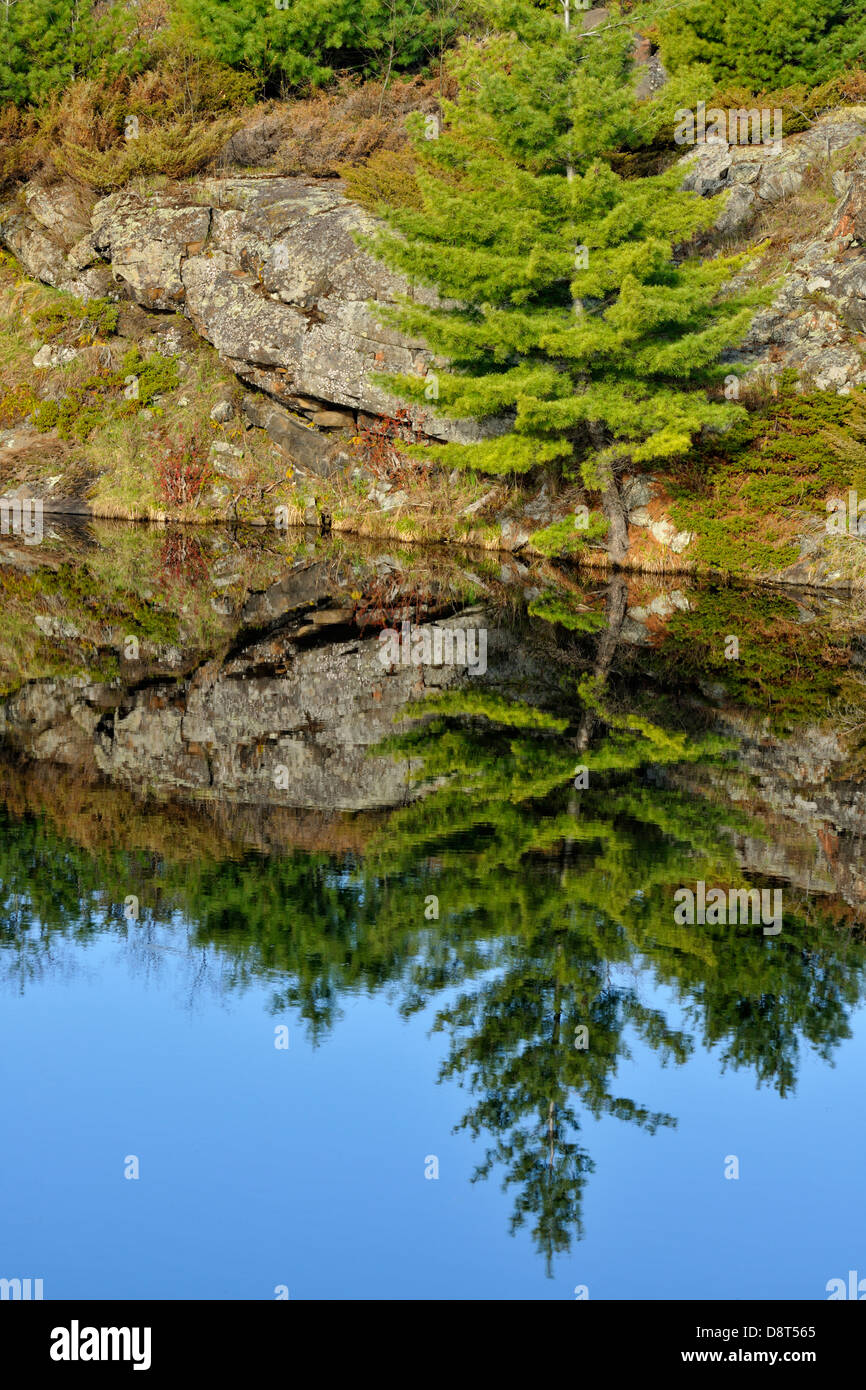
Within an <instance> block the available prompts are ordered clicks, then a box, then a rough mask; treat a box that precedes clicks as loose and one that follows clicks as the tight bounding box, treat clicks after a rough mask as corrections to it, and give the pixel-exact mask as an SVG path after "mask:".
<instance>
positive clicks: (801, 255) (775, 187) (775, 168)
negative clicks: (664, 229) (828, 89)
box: [683, 107, 866, 394]
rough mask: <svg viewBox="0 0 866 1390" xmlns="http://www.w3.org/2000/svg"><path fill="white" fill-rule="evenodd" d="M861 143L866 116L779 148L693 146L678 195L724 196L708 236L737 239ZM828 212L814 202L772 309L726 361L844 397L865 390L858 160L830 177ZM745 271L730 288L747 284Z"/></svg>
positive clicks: (835, 118)
mask: <svg viewBox="0 0 866 1390" xmlns="http://www.w3.org/2000/svg"><path fill="white" fill-rule="evenodd" d="M864 135H866V109H864V108H861V107H855V108H852V109H850V110H842V111H836V112H831V113H830V114H829V115H827V116H825V117H823V118H822V119H821V120H818V121H816V122H815V124H814V125H813V126H812V127H811V128H810V129H809V130H806V131H804V132H802V133H801V134H798V135H793V136H791V137H789V138H788V139H786V140H785V141H784V142H783V144H782V145H781V146H778V147H772V146H770V147H765V146H762V145H752V144H741V145H715V144H702V145H698V146H697V147H696V148H695V149H694V150H692V151H690V153H689V154H688V155H686V156H685V159H684V161H683V162H684V166H685V168H686V170H687V172H686V175H685V178H684V180H683V186H684V187H685V188H690V189H694V190H695V191H696V192H698V193H701V194H703V195H704V196H707V197H712V196H715V195H716V194H719V193H723V192H725V191H727V192H728V197H727V198H726V199H725V201H724V203H723V206H722V208H721V211H720V213H719V215H718V218H717V219H716V224H715V225H716V232H717V233H721V234H722V235H724V236H734V235H741V234H742V233H743V232H744V231H745V230H747V229H748V228H749V227H750V226H751V225H752V224H753V223H755V222H756V221H757V219H758V217H759V216H760V214H761V213H762V212H763V211H766V209H768V208H769V207H771V206H772V205H773V204H776V203H780V202H782V201H783V200H785V199H789V198H792V197H794V196H795V195H797V194H798V193H800V191H801V190H802V189H803V186H804V182H805V181H806V179H807V176H808V175H809V174H810V171H811V172H812V173H816V172H817V171H819V170H821V169H826V166H827V165H828V164H829V163H830V161H831V160H832V159H833V158H834V157H835V156H837V155H839V154H842V153H844V151H846V150H849V149H851V147H852V146H854V145H855V142H857V141H859V140H861V139H862V137H863V136H864ZM832 187H833V192H834V194H835V203H832V202H831V203H827V204H826V205H825V206H826V212H822V211H821V206H822V205H821V203H820V202H816V207H815V215H814V216H813V217H811V218H810V219H809V220H808V222H807V223H806V224H805V225H806V226H808V232H809V235H808V236H807V237H806V238H805V239H803V240H801V241H798V242H794V243H793V244H792V245H791V247H790V252H789V256H790V260H789V264H788V265H787V267H786V270H785V275H784V279H783V283H782V285H781V287H780V289H779V290H778V292H777V294H776V295H775V297H774V299H773V301H772V304H770V305H769V306H768V307H767V308H766V309H764V310H761V311H760V312H759V313H758V314H756V316H755V319H754V321H753V323H752V326H751V329H750V331H749V334H748V337H747V338H746V340H745V342H744V343H743V345H742V348H741V349H740V350H738V351H736V352H730V353H728V354H726V360H729V361H731V362H735V363H742V364H743V365H745V366H746V367H747V369H748V374H754V375H756V376H757V375H760V376H768V377H772V376H776V375H779V374H780V373H781V372H783V371H785V370H794V371H796V372H797V374H798V376H799V377H800V378H801V379H803V380H808V381H809V382H810V383H811V384H813V385H814V386H815V387H817V388H818V389H819V390H832V391H837V392H839V393H840V394H847V393H848V392H850V390H851V389H852V387H855V386H862V385H863V384H864V383H866V366H864V360H863V351H862V334H863V333H864V331H866V255H864V252H863V244H864V237H866V220H864V215H863V204H862V200H863V197H864V189H866V160H864V159H863V158H862V157H857V156H856V154H855V153H853V151H852V154H851V157H850V167H849V168H848V169H847V170H841V169H840V170H837V171H836V172H835V173H833V175H832ZM751 277H752V272H751V271H747V272H745V273H744V274H743V275H742V276H739V277H737V278H736V279H735V280H734V282H733V285H734V286H739V285H746V284H747V283H748V282H749V280H750V279H751Z"/></svg>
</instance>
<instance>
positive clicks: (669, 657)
mask: <svg viewBox="0 0 866 1390" xmlns="http://www.w3.org/2000/svg"><path fill="white" fill-rule="evenodd" d="M730 637H736V639H737V643H738V655H737V656H736V657H731V656H728V655H726V652H727V651H729V650H731V646H730V643H729V638H730ZM849 644H850V638H849V636H848V635H847V634H845V633H842V632H833V631H832V630H831V631H829V632H828V631H827V629H826V627H825V626H824V625H822V624H818V623H813V624H804V623H802V622H800V621H799V616H798V612H797V606H796V604H794V603H793V602H791V601H790V600H789V599H786V598H783V597H781V596H779V595H776V594H768V593H760V592H758V593H755V592H751V591H749V590H742V589H736V588H723V589H707V590H704V591H703V592H702V593H701V596H700V599H699V601H698V603H697V605H696V606H695V607H694V608H692V610H691V611H689V612H678V613H675V614H674V615H673V616H672V617H671V619H670V620H669V622H668V625H667V629H666V632H665V638H664V641H663V643H662V646H661V648H660V649H659V651H658V653H656V656H657V657H658V659H659V661H660V662H661V664H662V666H663V667H664V668H665V669H666V670H667V671H668V672H669V674H670V677H671V679H672V680H674V681H676V682H677V684H678V685H679V686H682V685H683V684H688V683H690V682H694V683H697V682H699V681H705V682H713V683H720V684H721V685H722V686H723V687H724V690H725V692H726V694H727V696H728V697H729V698H730V699H731V700H732V701H735V702H736V703H737V704H740V705H745V706H748V707H749V708H752V709H755V710H760V711H761V712H763V713H764V714H766V715H767V717H768V718H769V720H770V723H771V725H772V727H773V728H775V729H777V730H779V731H783V730H786V729H791V728H794V727H796V726H797V725H798V724H801V723H803V722H807V721H810V722H811V721H819V720H821V719H823V718H825V717H826V716H827V715H828V713H829V712H830V710H831V708H832V704H833V701H834V700H835V699H836V698H837V697H838V696H839V694H840V692H841V691H842V689H843V686H844V685H845V684H847V683H848V681H849V677H848V676H847V672H846V668H847V667H848V665H849V664H850V651H849ZM648 659H651V660H654V659H655V657H654V656H650V657H649V658H648Z"/></svg>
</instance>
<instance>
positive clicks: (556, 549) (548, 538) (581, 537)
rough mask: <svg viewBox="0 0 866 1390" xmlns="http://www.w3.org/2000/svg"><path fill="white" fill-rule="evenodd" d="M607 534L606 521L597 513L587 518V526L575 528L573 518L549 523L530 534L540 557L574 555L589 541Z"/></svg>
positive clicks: (599, 538)
mask: <svg viewBox="0 0 866 1390" xmlns="http://www.w3.org/2000/svg"><path fill="white" fill-rule="evenodd" d="M606 534H607V521H606V520H605V518H604V517H603V516H600V515H599V514H598V513H597V512H595V513H593V514H592V515H591V516H590V518H589V525H588V526H577V525H576V523H575V519H574V518H573V517H565V518H564V519H563V520H562V521H554V522H551V524H550V526H545V527H544V529H543V530H541V531H534V532H533V534H532V544H533V547H534V548H535V549H536V550H538V551H539V552H540V553H541V554H542V555H548V556H553V555H575V554H577V552H578V551H580V550H582V549H583V547H584V546H585V545H586V544H587V543H588V542H589V541H597V540H601V539H602V538H603V537H604V536H605V535H606Z"/></svg>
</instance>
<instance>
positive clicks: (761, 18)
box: [639, 0, 866, 91]
mask: <svg viewBox="0 0 866 1390" xmlns="http://www.w3.org/2000/svg"><path fill="white" fill-rule="evenodd" d="M656 13H657V16H658V18H657V27H658V32H659V35H660V42H661V51H662V57H663V60H664V62H665V64H666V66H668V67H669V68H670V69H671V70H672V71H673V72H676V71H677V70H678V69H680V68H682V67H685V66H688V65H690V64H695V63H700V64H705V65H706V66H707V67H708V68H709V69H710V71H711V73H712V75H713V77H715V78H716V79H718V80H730V79H734V80H737V81H739V82H743V83H745V84H746V85H747V86H749V87H751V89H752V90H753V91H763V90H766V89H767V88H768V87H773V86H777V87H782V86H787V85H791V84H793V83H796V82H806V83H809V84H810V85H811V84H814V83H815V82H824V81H826V80H827V79H828V78H829V77H832V76H833V74H835V73H838V72H841V71H843V70H844V69H845V68H846V67H854V66H856V65H857V64H858V63H859V62H860V60H861V59H862V56H863V53H864V48H866V0H727V3H725V4H724V5H719V4H716V3H715V0H691V3H686V4H681V5H669V4H667V3H661V4H658V3H655V4H652V5H650V6H645V7H644V8H643V9H642V10H640V11H639V16H641V17H643V18H644V19H647V18H650V17H653V16H654V15H655V14H656Z"/></svg>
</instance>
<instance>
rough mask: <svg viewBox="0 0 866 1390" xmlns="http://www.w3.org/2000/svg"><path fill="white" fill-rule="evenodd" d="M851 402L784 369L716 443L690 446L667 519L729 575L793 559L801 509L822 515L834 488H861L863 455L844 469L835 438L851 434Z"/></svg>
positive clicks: (767, 569)
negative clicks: (801, 385) (770, 391)
mask: <svg viewBox="0 0 866 1390" xmlns="http://www.w3.org/2000/svg"><path fill="white" fill-rule="evenodd" d="M852 409H853V406H852V400H851V398H848V397H845V396H837V395H836V394H835V393H834V392H829V391H800V390H798V389H797V385H796V376H795V373H793V372H786V373H784V374H783V376H782V377H781V379H780V381H779V384H778V390H777V394H776V395H771V396H768V397H767V399H766V400H764V401H762V402H761V403H760V404H759V405H758V406H757V407H756V408H754V409H753V410H752V412H751V413H750V415H749V416H748V418H747V419H746V421H745V422H743V423H742V424H740V425H739V426H737V428H736V429H735V430H732V431H731V433H730V435H728V436H727V437H725V438H724V439H723V440H721V441H720V440H718V439H708V440H705V441H703V442H701V443H699V444H698V447H697V449H696V452H695V454H694V455H693V456H692V458H691V459H690V460H689V462H688V465H687V471H685V470H684V471H683V473H681V474H680V477H679V478H678V479H676V480H675V481H674V482H673V483H672V484H671V486H670V491H671V494H672V496H673V503H672V505H671V507H670V509H669V510H670V515H671V518H672V520H673V521H674V522H675V524H676V525H677V526H678V527H679V528H680V529H681V530H687V531H693V532H694V533H695V535H696V543H695V547H694V550H693V551H692V552H691V554H693V555H694V557H695V559H696V560H697V561H698V562H699V563H700V564H703V565H706V566H708V567H711V568H717V569H720V570H723V571H726V572H728V573H740V574H767V573H772V572H773V571H776V570H779V569H782V568H783V567H785V566H786V565H789V564H792V563H793V562H794V561H795V560H796V558H797V555H798V553H799V546H798V545H797V544H796V543H795V537H796V536H797V534H798V532H799V531H800V530H801V523H802V521H803V519H804V516H805V515H808V514H810V513H811V514H812V515H814V514H816V513H821V514H823V511H824V506H823V503H824V499H825V498H826V497H827V495H828V493H830V492H832V491H833V490H836V489H840V488H841V489H847V488H848V487H849V486H854V487H857V486H862V485H864V484H866V460H864V462H863V464H862V465H861V467H860V468H859V469H857V468H855V469H853V470H852V465H851V461H850V460H846V459H845V458H844V457H843V455H842V452H841V451H840V449H838V448H834V447H833V445H832V442H831V439H832V437H833V436H841V437H842V438H844V437H846V435H847V434H848V433H850V430H851V421H852Z"/></svg>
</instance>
